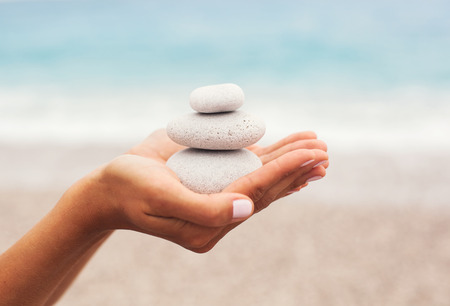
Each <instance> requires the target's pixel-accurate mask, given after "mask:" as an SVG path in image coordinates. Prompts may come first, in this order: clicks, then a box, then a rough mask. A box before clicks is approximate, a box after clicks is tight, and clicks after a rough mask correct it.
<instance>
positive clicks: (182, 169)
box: [166, 148, 262, 194]
mask: <svg viewBox="0 0 450 306" xmlns="http://www.w3.org/2000/svg"><path fill="white" fill-rule="evenodd" d="M166 165H167V166H168V167H169V168H170V169H172V171H173V172H175V174H176V175H177V176H178V178H179V179H180V181H181V183H182V184H183V185H184V186H186V187H187V188H189V189H191V190H192V191H194V192H197V193H207V194H210V193H217V192H220V191H222V190H223V189H224V188H225V187H227V186H228V185H229V184H230V183H232V182H234V181H235V180H237V179H238V178H240V177H242V176H245V175H247V174H248V173H250V172H253V171H255V170H256V169H258V168H260V167H261V166H262V163H261V160H260V159H259V157H258V156H257V155H255V154H254V153H253V152H251V151H249V150H247V149H242V150H233V151H210V150H198V149H191V148H189V149H185V150H182V151H179V152H177V153H175V154H174V155H172V156H171V157H170V158H169V160H168V161H167V163H166Z"/></svg>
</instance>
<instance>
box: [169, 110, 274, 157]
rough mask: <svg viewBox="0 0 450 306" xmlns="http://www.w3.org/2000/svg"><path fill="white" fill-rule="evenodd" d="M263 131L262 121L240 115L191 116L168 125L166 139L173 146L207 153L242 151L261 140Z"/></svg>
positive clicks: (241, 112) (236, 112)
mask: <svg viewBox="0 0 450 306" xmlns="http://www.w3.org/2000/svg"><path fill="white" fill-rule="evenodd" d="M265 131H266V127H265V125H264V122H263V121H262V120H260V119H259V118H257V117H255V116H252V115H250V114H247V113H245V112H243V111H234V112H228V113H216V114H200V113H190V114H186V115H184V116H182V117H179V118H177V119H175V120H173V121H171V122H170V123H169V124H168V125H167V135H168V136H169V137H170V138H171V139H172V140H173V141H175V142H176V143H178V144H180V145H184V146H187V147H191V148H197V149H208V150H236V149H242V148H245V147H247V146H249V145H252V144H254V143H256V142H257V141H258V140H260V139H261V137H262V136H263V135H264V133H265Z"/></svg>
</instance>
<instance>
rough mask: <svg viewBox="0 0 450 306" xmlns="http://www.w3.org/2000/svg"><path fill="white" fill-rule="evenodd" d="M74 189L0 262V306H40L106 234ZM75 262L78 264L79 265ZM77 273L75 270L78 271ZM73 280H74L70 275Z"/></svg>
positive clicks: (78, 187) (79, 186)
mask: <svg viewBox="0 0 450 306" xmlns="http://www.w3.org/2000/svg"><path fill="white" fill-rule="evenodd" d="M85 187H86V186H84V182H81V183H77V184H76V185H75V186H73V187H72V188H71V189H69V191H68V192H66V194H64V196H63V197H62V198H61V200H60V201H59V202H58V204H57V205H56V206H55V208H54V209H53V210H52V211H50V212H49V213H48V214H47V215H46V216H45V217H44V218H43V219H42V220H41V221H40V222H39V223H38V224H37V225H36V226H34V227H33V228H32V229H31V230H30V231H29V232H28V233H27V234H26V235H25V236H24V237H23V238H22V239H20V240H19V241H18V242H17V243H16V244H14V245H13V246H12V247H11V248H10V249H9V250H7V251H6V252H5V253H3V254H2V255H1V256H0V296H1V297H2V299H1V301H0V305H44V304H45V302H46V301H47V300H48V299H49V298H50V297H52V294H53V293H57V291H58V288H59V286H60V285H62V286H64V281H66V280H67V279H66V277H67V276H69V275H70V274H71V273H73V272H76V271H75V270H72V269H77V265H78V266H80V265H81V266H82V265H84V263H83V258H84V259H85V261H87V259H89V258H90V256H91V255H92V254H91V253H93V251H94V250H95V249H96V248H97V247H98V246H99V244H100V243H101V242H102V241H104V239H106V237H107V236H108V235H109V233H110V232H109V231H105V230H102V229H101V226H98V224H97V223H96V221H97V216H98V211H97V206H96V205H93V203H92V202H91V199H89V196H87V195H86V191H85V190H83V189H84V188H85ZM80 260H81V261H80ZM80 268H81V267H80ZM74 276H75V275H74Z"/></svg>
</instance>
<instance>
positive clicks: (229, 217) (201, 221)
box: [149, 183, 253, 227]
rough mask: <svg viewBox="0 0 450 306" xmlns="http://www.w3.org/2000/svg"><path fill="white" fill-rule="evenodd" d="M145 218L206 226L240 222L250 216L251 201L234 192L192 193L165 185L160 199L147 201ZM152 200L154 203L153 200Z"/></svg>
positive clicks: (181, 187) (176, 186) (251, 211)
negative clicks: (147, 207) (149, 203)
mask: <svg viewBox="0 0 450 306" xmlns="http://www.w3.org/2000/svg"><path fill="white" fill-rule="evenodd" d="M151 200H152V201H153V203H155V202H156V203H161V204H160V205H153V206H152V208H151V211H150V212H149V215H156V216H163V217H171V218H177V219H181V220H185V221H189V222H191V223H195V224H198V225H202V226H207V227H219V226H223V225H226V224H230V223H233V222H237V221H240V220H244V219H246V218H248V217H249V216H251V214H252V213H253V202H252V201H251V200H250V198H248V197H246V196H245V195H242V194H238V193H216V194H199V193H195V192H193V191H191V190H189V189H188V188H186V187H185V186H183V185H181V183H180V184H172V185H171V186H166V190H165V192H164V195H161V198H159V199H158V198H156V199H155V198H153V199H151ZM155 200H156V201H155Z"/></svg>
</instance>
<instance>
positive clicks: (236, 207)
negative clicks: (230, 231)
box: [233, 199, 253, 219]
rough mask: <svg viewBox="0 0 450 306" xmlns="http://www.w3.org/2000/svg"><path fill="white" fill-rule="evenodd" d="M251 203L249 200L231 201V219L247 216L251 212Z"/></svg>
mask: <svg viewBox="0 0 450 306" xmlns="http://www.w3.org/2000/svg"><path fill="white" fill-rule="evenodd" d="M252 208H253V205H252V203H251V202H250V201H249V200H244V199H240V200H234V201H233V219H241V218H247V217H248V216H250V215H251V214H252Z"/></svg>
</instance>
